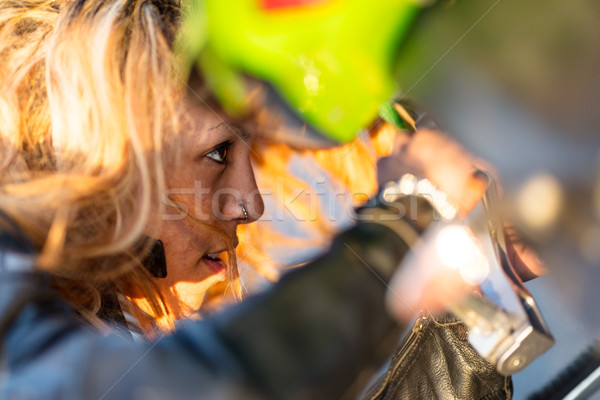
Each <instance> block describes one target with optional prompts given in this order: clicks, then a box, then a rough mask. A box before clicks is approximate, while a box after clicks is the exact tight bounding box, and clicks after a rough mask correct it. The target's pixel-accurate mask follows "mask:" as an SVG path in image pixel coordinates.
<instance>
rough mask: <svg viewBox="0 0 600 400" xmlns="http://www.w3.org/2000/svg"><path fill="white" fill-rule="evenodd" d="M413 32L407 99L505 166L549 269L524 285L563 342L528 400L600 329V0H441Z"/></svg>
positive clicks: (521, 377)
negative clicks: (418, 103) (599, 288)
mask: <svg viewBox="0 0 600 400" xmlns="http://www.w3.org/2000/svg"><path fill="white" fill-rule="evenodd" d="M412 29H413V30H412V32H411V34H409V35H408V39H407V40H406V41H405V42H404V44H403V45H402V47H401V48H400V49H399V63H398V65H397V71H396V73H397V77H398V81H399V82H400V86H401V88H402V92H401V93H400V94H401V95H403V96H406V97H410V98H413V99H416V100H417V101H419V102H420V103H422V104H424V105H425V106H426V107H427V108H429V109H430V110H432V114H433V115H434V116H435V118H436V119H437V120H438V122H439V123H440V125H441V126H442V127H445V128H446V130H447V131H448V132H450V133H451V134H452V135H454V136H455V137H456V138H457V139H458V140H459V141H460V142H461V143H463V144H464V145H465V146H466V147H467V148H468V149H470V150H471V151H472V152H473V153H474V154H476V155H478V156H480V157H482V158H484V159H486V160H489V161H490V162H492V163H493V164H494V165H495V166H496V167H497V170H498V172H499V174H500V175H501V177H502V182H503V186H504V190H505V194H506V198H507V199H508V202H507V207H508V210H509V212H511V213H513V214H515V215H514V216H515V217H517V219H518V220H519V221H520V224H519V228H520V229H521V230H522V232H524V234H525V237H526V239H527V240H528V241H529V243H530V244H531V245H532V246H534V248H536V249H537V250H538V252H539V254H540V255H541V257H542V259H543V260H544V261H545V262H546V263H547V265H548V267H549V269H550V273H549V274H548V275H546V276H544V277H541V278H538V279H536V280H535V281H532V282H530V283H528V284H527V286H528V287H529V289H530V290H531V292H532V294H533V295H534V297H535V298H536V299H537V301H538V303H539V306H540V308H541V311H542V313H543V314H544V316H545V318H546V320H547V322H548V324H549V327H550V330H551V331H552V333H553V334H554V336H555V339H556V345H555V346H554V347H553V348H552V349H551V350H550V351H548V352H547V353H546V354H545V355H543V356H542V357H540V358H539V359H538V360H536V361H535V362H534V363H532V364H531V365H530V366H529V367H528V368H526V369H525V370H524V371H523V372H521V373H519V374H517V375H516V376H515V377H514V384H515V399H517V400H518V399H525V398H527V397H528V396H529V395H530V394H532V393H533V392H535V391H536V390H538V389H540V388H541V387H542V386H543V385H544V384H546V383H548V382H549V381H550V380H552V378H553V377H555V375H556V374H557V373H558V372H559V371H561V370H562V369H563V368H565V367H566V366H567V365H568V364H569V363H570V362H571V361H572V360H573V359H574V358H576V357H577V355H578V354H579V353H580V352H582V351H583V350H585V349H586V348H587V347H588V346H589V345H591V344H592V343H593V342H594V340H595V339H596V338H597V337H598V336H599V333H600V329H599V328H600V310H599V306H600V290H598V285H599V284H600V153H599V150H600V112H598V110H600V79H598V73H599V72H600V2H598V1H589V0H544V1H541V0H530V1H522V0H458V1H448V0H440V1H438V2H437V3H436V4H435V5H434V6H432V7H430V8H429V9H427V10H426V11H425V12H423V13H422V14H421V16H420V17H419V19H418V20H417V23H416V24H415V26H414V27H413V28H412ZM593 398H600V395H595V396H594V397H593Z"/></svg>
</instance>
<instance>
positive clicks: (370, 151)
mask: <svg viewBox="0 0 600 400" xmlns="http://www.w3.org/2000/svg"><path fill="white" fill-rule="evenodd" d="M180 15H181V7H180V4H179V3H178V2H177V1H175V0H172V1H151V0H110V1H102V0H86V1H84V0H71V1H68V0H63V1H61V0H54V1H51V0H27V1H12V0H9V1H7V0H0V121H1V124H0V154H1V158H0V208H1V209H2V210H3V211H4V212H5V213H6V214H8V215H9V216H10V217H11V218H12V219H13V220H14V221H16V222H17V223H18V224H19V226H20V227H21V228H22V229H23V230H24V231H25V232H26V233H27V235H28V236H29V238H30V240H31V241H32V243H33V245H34V246H35V247H36V248H37V249H38V251H39V257H38V262H37V264H38V266H39V268H41V269H43V270H46V271H48V272H49V273H50V274H51V276H52V277H53V278H54V282H55V284H56V286H57V287H58V289H59V291H60V293H62V295H63V296H64V297H65V298H66V299H67V300H68V301H70V302H71V304H73V305H74V306H75V307H76V308H77V309H78V310H79V311H80V313H81V314H82V315H84V316H86V317H87V319H88V320H89V321H90V322H92V323H96V324H97V325H99V326H100V325H101V322H100V320H99V319H98V318H97V317H96V313H97V312H98V310H99V309H100V307H101V305H102V304H101V299H102V296H103V295H104V294H105V293H106V292H107V291H112V290H116V291H117V293H121V294H127V292H128V288H131V287H132V286H135V287H136V290H137V291H138V292H139V291H141V293H142V294H143V298H144V301H145V303H146V306H147V307H146V308H148V307H149V308H150V309H151V310H152V314H153V315H152V316H151V317H152V318H151V320H148V318H147V317H146V316H145V315H142V313H139V314H138V315H135V316H136V317H137V319H138V321H139V322H140V327H141V328H142V330H144V331H145V332H146V333H147V334H150V335H151V334H152V332H153V329H154V327H155V325H157V323H158V326H159V328H160V329H162V330H168V329H171V328H172V327H173V321H174V316H173V315H172V312H171V311H170V310H169V309H168V308H167V307H166V305H165V302H164V300H163V299H162V297H161V295H160V292H159V290H158V288H157V287H156V285H155V284H154V282H153V278H152V277H151V275H150V274H149V272H148V271H147V270H146V269H145V268H144V267H143V266H142V262H141V260H143V259H144V257H146V255H147V253H148V250H149V248H150V246H151V243H150V242H148V241H145V240H144V238H145V237H146V236H145V234H149V230H150V233H151V231H152V229H159V226H158V224H157V222H156V221H153V220H152V215H156V214H153V212H156V210H157V209H158V212H159V213H160V212H161V211H160V208H161V207H164V205H163V204H160V202H158V201H156V199H160V198H161V196H160V193H162V191H163V189H164V188H165V187H166V182H165V178H164V167H163V163H164V162H165V160H166V157H174V158H175V159H176V158H177V154H176V151H177V148H178V146H177V145H176V144H177V132H180V131H181V129H185V123H186V122H185V117H184V116H182V115H181V112H180V110H181V107H180V101H181V99H182V97H183V96H184V95H185V92H186V85H185V83H184V80H182V79H181V75H180V74H178V72H177V65H179V63H178V60H177V56H176V55H175V54H174V53H173V44H174V40H175V38H176V35H177V29H178V25H179V20H180ZM275 117H276V116H273V115H270V114H269V113H268V111H267V110H264V109H263V110H259V111H257V112H256V113H255V115H254V116H253V118H255V120H256V121H258V124H257V125H258V127H259V128H260V127H261V125H263V127H266V125H268V124H262V123H261V120H262V121H263V122H264V121H265V120H266V119H268V120H272V119H273V118H275ZM268 129H272V128H271V127H268ZM383 131H384V130H381V129H376V130H374V131H373V132H372V133H371V134H370V135H369V136H368V137H366V138H363V139H362V140H361V139H357V141H356V142H354V143H350V144H348V145H346V146H342V147H338V148H336V149H332V150H322V151H304V152H301V156H302V157H309V158H311V159H313V160H316V162H317V163H318V164H319V165H321V166H322V167H323V169H324V171H327V173H328V174H329V175H330V176H331V177H333V178H334V179H335V180H337V181H338V182H339V183H340V184H341V185H342V186H343V187H344V188H345V189H346V190H347V191H348V193H356V192H360V193H362V194H367V195H368V194H372V193H374V192H375V190H376V184H375V182H376V179H375V160H376V158H377V157H379V156H381V155H385V154H387V153H389V151H391V145H392V142H393V138H392V136H391V135H390V134H385V132H384V133H383V134H382V133H381V132H383ZM165 149H169V151H165ZM173 149H175V150H173ZM254 150H255V151H254V152H253V155H254V162H255V165H256V166H257V180H258V183H259V187H261V188H262V189H264V188H274V187H275V186H276V185H280V186H281V187H283V191H282V192H281V196H280V197H281V198H278V199H277V200H276V201H277V202H278V203H282V204H283V203H285V202H286V198H289V197H290V196H293V192H294V190H296V189H297V188H298V187H303V188H305V189H306V190H308V191H310V190H311V188H310V187H309V185H308V184H306V183H305V182H302V181H301V180H300V179H297V178H296V177H294V176H293V174H290V173H289V167H288V165H289V161H290V159H291V158H292V157H293V156H294V154H297V152H296V151H295V150H293V149H290V148H289V147H287V146H285V145H284V144H273V143H271V144H268V143H264V142H259V143H257V145H256V147H255V149H254ZM173 151H175V153H174V152H173ZM167 153H168V154H167ZM265 160H268V162H265ZM355 200H356V202H357V203H358V202H360V200H357V199H355ZM292 207H293V208H294V209H295V211H294V212H295V213H296V214H298V213H299V214H301V215H306V221H307V223H306V224H304V225H303V229H305V230H307V231H311V232H312V233H314V235H309V237H311V238H312V239H308V240H297V238H292V237H289V236H286V235H284V234H281V232H278V231H277V228H276V227H273V226H269V225H267V224H266V223H264V222H259V223H258V224H250V225H245V226H241V227H240V228H241V229H240V239H241V241H240V246H239V247H238V253H237V254H238V257H241V258H242V259H243V260H244V261H245V262H246V263H247V264H248V265H250V266H251V267H253V268H254V270H253V271H254V272H257V273H256V274H255V275H257V276H264V277H266V278H268V279H270V280H276V279H277V277H278V276H279V271H280V269H281V263H278V262H276V261H275V260H274V259H273V257H272V256H271V255H270V254H269V251H268V249H267V248H266V246H265V243H269V244H270V245H271V246H277V245H278V244H280V243H284V244H290V243H291V244H293V245H295V246H298V247H303V246H307V245H309V246H310V245H314V244H315V240H316V241H317V242H319V243H321V244H322V243H325V242H326V241H327V239H326V238H328V237H331V234H332V233H333V227H332V225H331V224H330V223H329V221H327V220H326V219H323V218H315V217H314V215H312V211H309V207H310V205H309V204H308V203H307V202H306V201H303V200H299V201H297V202H294V203H293V205H292ZM309 213H310V214H311V215H308V214H309ZM192 222H196V223H199V224H200V225H202V223H201V222H199V221H192ZM205 228H207V229H211V227H209V226H205ZM217 233H218V232H217ZM314 238H317V239H314ZM265 239H267V240H265ZM228 246H229V252H228V253H229V257H228V258H229V264H230V265H229V267H228V283H227V285H225V286H226V287H225V288H223V287H218V288H216V289H214V290H212V291H211V292H210V293H209V295H211V296H221V295H222V294H223V293H224V292H225V291H226V290H229V289H232V292H234V297H237V298H240V297H241V289H240V284H239V277H238V271H237V265H236V262H235V260H236V254H235V253H234V251H233V249H232V248H231V246H230V244H228ZM134 311H135V310H134Z"/></svg>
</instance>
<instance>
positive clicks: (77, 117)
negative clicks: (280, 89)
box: [0, 0, 422, 398]
mask: <svg viewBox="0 0 600 400" xmlns="http://www.w3.org/2000/svg"><path fill="white" fill-rule="evenodd" d="M0 10H1V12H0V46H1V47H0V66H1V67H0V84H1V85H2V86H1V90H0V114H2V119H3V125H2V126H1V127H0V146H1V152H2V156H3V157H2V165H1V166H0V168H1V169H0V179H1V190H0V209H1V210H2V214H3V217H2V221H1V222H0V224H1V228H2V229H1V231H2V232H3V236H2V241H1V246H0V247H1V249H2V251H1V254H2V258H1V260H2V264H1V268H0V274H1V275H0V285H2V289H1V290H0V336H1V340H2V341H1V349H2V361H3V362H2V365H4V368H5V369H6V371H8V373H9V374H7V375H5V376H4V377H3V380H2V381H1V382H2V384H1V385H0V397H3V398H13V397H15V398H16V397H18V396H21V397H22V396H32V397H34V398H44V397H46V398H55V397H61V398H133V397H140V398H149V397H151V396H163V395H164V394H165V393H166V395H167V396H168V397H169V398H192V397H198V396H199V395H201V396H203V397H205V398H210V397H211V396H214V397H220V398H223V397H226V398H253V397H257V398H262V397H268V398H273V397H275V398H284V397H289V398H302V397H304V398H335V397H337V396H339V395H340V394H341V393H342V392H343V390H344V389H345V388H346V387H347V386H348V384H349V383H350V382H351V381H352V379H353V377H355V376H356V374H357V373H358V372H359V371H360V370H361V369H362V367H363V366H365V365H366V364H367V361H368V359H369V358H370V356H371V355H372V354H373V353H374V349H376V348H379V347H380V345H381V343H384V342H383V339H384V338H386V337H388V336H389V335H390V333H391V332H393V331H394V328H393V327H394V324H393V323H392V320H391V319H390V318H389V317H388V316H387V314H386V313H385V312H384V307H383V305H384V294H385V287H383V286H382V285H381V283H380V281H379V280H378V279H376V278H375V277H374V276H373V275H372V273H371V272H370V271H368V270H366V269H365V268H364V265H363V264H362V262H368V263H369V265H371V266H372V267H373V268H374V269H375V271H377V272H378V276H377V278H381V277H383V278H384V279H386V280H387V279H389V278H390V277H391V273H392V271H393V269H394V268H395V266H396V265H397V264H398V261H399V260H400V259H401V257H402V255H403V251H406V249H407V245H406V243H405V241H403V239H402V237H400V236H398V235H396V234H395V233H394V231H393V230H390V229H389V228H386V227H382V226H376V225H377V224H370V225H369V226H359V227H357V228H355V229H354V230H352V231H349V232H348V233H346V234H344V235H343V236H342V237H341V238H340V239H338V241H337V242H336V243H337V245H335V244H334V247H333V250H332V251H333V252H332V253H331V255H329V256H325V257H324V258H322V259H320V260H317V261H316V262H315V263H313V264H311V265H310V266H308V267H306V268H304V269H302V270H299V271H298V272H296V273H293V274H290V275H289V277H287V278H285V279H283V280H282V282H281V283H280V284H279V285H277V287H276V288H275V289H274V290H272V291H270V292H268V293H265V294H264V295H262V296H259V297H257V298H254V299H252V300H250V301H248V302H245V303H243V304H242V305H241V306H238V307H234V308H232V309H230V310H228V311H227V312H225V313H223V314H219V315H217V316H215V317H213V318H209V319H207V320H206V321H204V322H202V323H198V322H190V321H189V320H188V321H187V322H182V327H181V328H180V329H178V330H177V331H176V332H175V333H174V334H173V335H172V336H168V337H164V338H162V339H159V340H156V341H154V342H151V343H147V344H140V345H137V346H134V345H132V344H131V343H127V342H125V341H122V340H121V339H119V338H118V337H115V336H114V335H109V336H106V337H100V336H98V335H96V334H94V333H93V332H91V331H90V330H89V329H87V326H89V325H92V326H95V327H97V328H101V329H102V328H106V324H105V322H104V321H107V322H109V323H110V324H113V323H114V324H119V323H123V321H122V318H120V315H119V313H120V310H124V311H125V312H126V314H130V315H132V316H133V320H131V319H130V320H128V321H127V324H128V326H127V328H128V330H133V331H135V330H136V329H137V328H139V329H140V330H141V331H142V332H143V333H144V334H145V336H146V337H148V338H152V337H156V336H157V334H158V333H163V332H167V331H172V330H173V327H174V322H175V321H176V320H179V319H182V318H184V317H190V316H193V315H194V314H195V313H197V312H199V313H203V311H204V310H205V309H213V307H214V306H218V305H219V303H220V302H222V301H227V298H228V296H232V297H236V296H238V297H239V281H238V273H237V269H236V266H235V265H236V264H235V253H234V249H235V247H236V244H237V239H236V228H237V227H238V226H239V225H241V224H246V223H248V222H252V221H254V220H255V219H257V218H258V217H259V216H260V215H261V213H262V212H263V204H262V200H261V198H260V196H259V195H258V192H257V190H256V184H255V182H254V178H253V175H252V168H251V165H250V162H249V155H250V153H251V150H250V149H251V145H252V140H253V139H252V136H251V134H248V133H244V132H243V131H241V130H240V129H238V128H236V127H235V125H232V124H231V123H229V122H228V120H227V119H225V117H224V115H223V114H222V113H220V111H219V110H218V109H217V108H216V107H215V105H214V103H211V102H206V100H205V99H206V96H205V93H202V92H199V89H200V88H201V85H200V84H195V83H194V82H193V80H192V82H191V83H192V89H194V90H195V92H193V91H192V95H189V94H188V91H187V89H188V88H187V87H186V82H185V81H182V80H181V79H180V78H179V75H178V72H177V68H175V66H176V65H177V62H176V60H175V57H174V56H173V54H172V52H171V47H172V43H173V40H174V38H175V34H176V26H177V24H178V19H179V6H178V4H177V3H175V2H168V1H154V2H152V1H133V0H129V1H126V0H117V1H111V2H104V1H27V2H19V3H15V2H13V1H4V2H2V3H0ZM194 93H195V94H194ZM421 228H422V226H421V225H418V224H417V228H416V229H421ZM364 235H367V236H366V237H368V240H363V239H364V237H363V236H364ZM361 238H362V239H361ZM161 243H162V246H161ZM384 245H385V246H384ZM347 246H350V248H351V250H352V251H353V252H354V253H352V254H349V253H348V251H347V250H346V249H347ZM356 246H358V247H356ZM163 248H164V251H163V250H161V249H163ZM369 249H371V250H374V249H377V250H378V251H382V252H386V253H389V254H390V257H389V258H384V259H378V258H373V257H372V252H371V251H369ZM225 253H226V254H227V256H225V255H224V254H225ZM355 255H356V256H358V258H357V257H355ZM163 257H164V258H163ZM165 265H166V266H168V268H166V277H164V275H165V270H164V268H160V267H164V266H165ZM157 266H158V267H159V268H156V267H157ZM159 276H160V277H159ZM342 278H343V279H342ZM57 293H58V294H60V295H61V297H62V299H60V298H59V297H58V296H57ZM306 293H311V298H312V299H313V301H316V299H323V301H322V302H320V301H317V303H318V304H319V305H320V306H319V307H318V308H317V309H315V308H314V307H312V306H311V305H310V303H311V302H310V301H308V302H307V301H305V300H306V299H305V298H304V294H306ZM73 309H75V310H76V311H77V312H76V313H74V312H73ZM82 317H83V319H84V320H85V321H86V322H87V324H86V325H82V324H81V322H80V319H81V318H82ZM100 317H102V318H100ZM364 326H369V329H368V330H367V331H365V330H364V329H360V328H362V327H364ZM384 344H385V346H384V347H386V348H387V349H389V348H390V346H389V343H384ZM58 366H60V368H59V367H58ZM40 376H43V377H44V381H43V383H39V377H40ZM325 382H326V384H325ZM242 393H243V394H242Z"/></svg>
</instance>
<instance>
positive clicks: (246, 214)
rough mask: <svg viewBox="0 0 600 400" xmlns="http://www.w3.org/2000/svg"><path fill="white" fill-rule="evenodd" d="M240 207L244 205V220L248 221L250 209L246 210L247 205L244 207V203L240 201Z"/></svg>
mask: <svg viewBox="0 0 600 400" xmlns="http://www.w3.org/2000/svg"><path fill="white" fill-rule="evenodd" d="M240 207H242V212H243V213H244V220H246V221H248V211H246V207H244V203H240Z"/></svg>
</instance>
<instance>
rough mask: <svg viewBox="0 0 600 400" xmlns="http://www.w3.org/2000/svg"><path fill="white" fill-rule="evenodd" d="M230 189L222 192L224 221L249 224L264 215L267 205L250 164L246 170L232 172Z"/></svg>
mask: <svg viewBox="0 0 600 400" xmlns="http://www.w3.org/2000/svg"><path fill="white" fill-rule="evenodd" d="M228 186H229V187H228V188H224V189H223V190H222V192H223V194H224V196H223V198H222V203H221V204H222V206H221V213H222V215H223V219H225V220H228V221H236V222H237V223H238V224H248V223H251V222H254V221H256V220H257V219H259V218H260V217H261V215H263V213H264V211H265V205H264V202H263V199H262V196H261V194H260V192H259V191H258V187H257V186H256V179H255V178H254V171H253V170H252V166H251V165H250V163H248V164H247V167H246V168H240V169H237V170H234V171H232V173H231V176H230V179H229V185H228Z"/></svg>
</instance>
